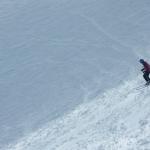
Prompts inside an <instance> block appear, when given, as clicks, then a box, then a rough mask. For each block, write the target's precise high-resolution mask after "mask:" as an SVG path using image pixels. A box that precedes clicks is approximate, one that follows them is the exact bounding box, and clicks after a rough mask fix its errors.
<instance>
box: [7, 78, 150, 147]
mask: <svg viewBox="0 0 150 150" xmlns="http://www.w3.org/2000/svg"><path fill="white" fill-rule="evenodd" d="M138 80H140V79H138ZM137 84H140V82H137V81H136V80H135V81H130V82H126V83H125V84H123V85H121V86H119V87H117V88H116V89H112V90H109V91H108V92H106V93H104V94H102V95H101V96H99V97H97V98H96V99H95V100H93V101H92V102H88V103H84V104H82V105H80V106H79V107H78V108H77V109H75V110H74V111H73V112H72V113H70V114H68V115H65V116H64V117H63V118H60V119H57V120H55V121H52V122H51V123H49V124H48V125H46V126H45V127H43V128H41V129H40V130H38V131H36V132H34V133H32V134H30V135H27V137H25V138H23V139H21V140H20V141H18V143H17V144H16V145H15V146H12V145H10V146H9V147H8V148H6V149H5V150H8V149H9V150H35V149H36V150H41V149H42V150H70V149H71V150H91V149H92V150H110V149H111V150H130V149H132V150H137V149H138V150H143V149H149V147H150V140H149V137H150V132H149V131H150V115H149V114H150V109H149V107H150V101H149V100H150V94H149V90H150V87H144V88H137Z"/></svg>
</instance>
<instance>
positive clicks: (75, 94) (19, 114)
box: [0, 0, 150, 150]
mask: <svg viewBox="0 0 150 150" xmlns="http://www.w3.org/2000/svg"><path fill="white" fill-rule="evenodd" d="M149 7H150V2H149V1H148V0H143V1H141V0H136V1H134V0H126V1H121V0H119V1H116V0H99V1H98V0H93V1H91V0H21V1H20V0H13V1H12V0H1V2H0V22H1V23H0V35H1V38H0V128H1V133H0V149H2V150H3V149H4V147H5V146H7V145H11V144H12V143H16V142H17V143H18V144H19V148H20V149H25V147H26V146H27V148H26V149H36V148H35V147H34V146H35V145H34V144H35V143H40V144H39V145H37V147H40V149H41V147H42V146H41V145H47V144H46V143H45V142H44V141H45V139H44V136H45V135H44V134H45V133H46V134H49V135H48V139H47V140H48V143H51V142H50V141H51V140H52V138H54V139H55V138H56V134H54V135H51V134H52V131H51V130H53V129H52V128H51V124H53V125H54V126H55V127H56V129H58V128H59V125H60V127H61V125H63V126H64V127H63V128H62V132H63V131H68V137H67V134H64V136H66V138H64V140H66V141H67V143H66V141H65V142H64V143H66V145H68V144H70V145H72V144H71V143H69V141H68V138H69V137H70V142H71V141H72V140H71V138H72V131H71V129H70V128H75V132H76V133H77V137H74V136H73V143H76V141H78V140H80V139H81V138H83V139H84V137H82V134H81V136H78V133H80V131H81V132H82V131H83V134H84V135H85V137H86V138H89V140H90V137H91V140H92V137H93V140H94V136H97V137H100V140H101V138H102V136H103V135H101V136H100V134H101V133H100V134H99V133H97V132H95V129H94V128H95V127H94V126H95V125H96V124H95V122H98V121H100V122H101V121H102V118H101V117H99V115H98V117H99V119H98V117H97V118H96V119H97V120H96V119H95V120H94V122H91V124H90V123H89V124H88V123H87V122H86V120H84V119H87V120H89V118H90V115H89V114H88V113H89V112H91V111H92V114H93V115H94V114H95V113H96V112H99V113H101V116H103V117H104V118H105V119H106V120H107V118H108V122H107V121H104V123H103V124H102V125H104V126H105V125H106V124H107V123H108V126H109V122H110V121H111V120H109V116H110V117H111V113H110V112H109V110H108V108H109V107H108V105H103V103H102V104H100V102H101V101H103V100H104V99H103V98H102V96H103V95H104V93H107V94H106V95H107V96H109V98H107V101H108V102H107V103H108V104H109V105H110V108H111V109H112V110H113V111H115V109H116V112H117V114H114V113H113V112H112V118H114V119H115V118H116V121H115V122H116V123H114V126H116V125H117V121H118V122H119V121H121V119H120V118H119V117H118V116H115V115H118V114H121V117H123V116H124V115H126V113H125V112H124V111H125V110H126V111H130V110H131V109H132V108H130V107H129V105H130V104H131V106H132V103H134V102H135V101H136V100H135V99H136V97H139V101H138V102H139V103H140V102H142V101H144V99H146V101H145V103H146V102H147V103H148V97H149V96H148V92H147V95H145V97H144V98H143V97H140V95H139V94H138V93H137V92H135V91H134V93H133V95H132V94H131V93H129V94H130V95H128V94H127V93H126V92H127V91H123V90H125V89H126V88H125V87H126V86H127V85H123V84H124V82H125V81H126V80H128V81H129V83H128V84H129V85H130V80H132V79H133V78H134V77H135V76H138V74H139V73H138V71H139V70H140V69H139V68H140V65H137V63H138V62H137V61H138V59H139V58H140V57H144V58H147V59H148V58H149V56H150V51H149V48H150V46H149V45H150V40H149V38H150V36H149V35H150V30H149V26H150V21H149V20H150V11H149ZM138 69H139V70H138ZM140 80H141V78H140ZM131 84H132V83H131ZM135 86H138V83H137V82H135V83H134V84H133V85H131V87H130V88H129V89H132V88H134V87H135ZM119 87H122V88H121V89H122V91H121V92H120V94H118V97H116V98H115V97H114V98H113V99H111V100H110V97H113V96H114V95H111V94H110V93H109V91H111V89H115V88H116V90H115V92H114V94H115V93H117V89H119ZM122 95H125V96H126V97H130V96H133V97H132V98H127V99H126V98H125V97H123V98H122ZM115 96H117V95H116V94H115ZM98 97H101V98H98ZM120 97H121V98H120ZM116 99H117V100H118V101H119V106H118V107H117V103H115V101H116ZM121 100H122V102H120V101H121ZM105 101H106V99H105ZM126 101H130V102H128V103H126ZM97 103H98V104H99V107H98V106H97ZM124 103H125V105H124V106H123V104H124ZM145 103H143V105H142V106H143V107H144V105H145ZM111 104H113V105H112V106H111ZM126 104H127V106H126ZM78 105H80V106H81V107H80V106H78ZM93 105H94V106H95V107H96V106H97V107H96V108H95V112H94V111H93V110H90V109H89V108H87V106H88V107H92V106H93ZM147 105H148V104H147ZM78 107H79V108H78ZM75 108H76V109H75ZM82 108H83V112H84V109H88V110H87V114H86V113H85V116H84V115H83V117H84V118H82V116H80V117H79V119H81V122H80V121H79V123H80V124H81V127H82V129H83V130H82V129H81V130H80V129H79V127H80V126H79V125H77V126H76V127H74V126H72V125H71V124H74V122H73V120H74V121H77V120H76V119H75V118H74V117H76V116H74V112H72V111H73V110H74V109H75V110H76V111H79V113H80V112H81V111H82V110H81V109H82ZM101 108H103V109H102V110H103V111H102V110H101ZM121 108H123V109H121ZM128 109H129V110H128ZM135 109H137V111H138V112H139V113H140V112H141V113H142V110H141V109H139V107H138V106H137V108H135ZM117 110H118V111H119V110H120V111H121V112H118V111H117ZM76 111H75V112H76ZM107 112H108V113H107ZM68 113H69V114H71V115H69V118H68V116H66V115H65V114H68ZM146 113H147V114H148V111H146ZM92 114H91V115H92ZM132 115H133V111H131V113H130V114H129V117H128V118H127V119H129V118H132ZM64 116H65V117H64ZM63 117H64V119H65V121H67V120H68V119H71V120H72V121H71V120H70V121H69V122H70V123H71V124H68V123H67V122H66V123H67V124H68V126H67V125H66V124H65V123H63V124H59V123H58V122H59V121H62V120H63V119H61V118H63ZM71 117H72V118H71ZM91 117H92V116H91ZM143 117H144V116H143ZM58 118H59V119H58ZM57 119H58V121H57ZM93 119H94V118H93ZM143 119H144V118H143ZM55 120H56V121H55ZM123 121H124V120H123ZM49 122H50V123H49ZM82 122H83V125H86V126H87V128H86V127H84V126H82ZM129 122H130V121H129ZM85 123H86V124H85ZM47 124H50V125H48V127H46V129H43V126H46V125H47ZM137 124H138V123H137ZM147 124H149V123H147ZM147 124H146V125H147ZM74 125H75V124H74ZM91 126H93V127H92V128H91V129H90V127H91ZM118 126H119V124H118ZM131 126H132V125H131ZM131 126H129V127H128V126H126V127H127V132H128V129H129V130H130V127H131ZM133 126H134V125H133ZM100 128H102V126H100ZM40 129H41V136H37V134H39V132H40ZM108 129H109V128H107V126H106V128H104V130H106V131H107V130H108ZM138 129H140V127H139V128H138V127H137V128H136V129H135V130H138ZM45 130H48V131H45ZM85 130H91V131H87V134H86V133H85V132H84V131H85ZM53 132H55V130H54V131H53ZM62 132H59V130H58V132H57V133H58V135H60V137H61V136H62V135H63V134H62ZM93 132H94V133H96V134H94V133H93ZM32 133H33V135H32ZM107 133H109V130H108V131H107ZM91 134H92V135H93V136H92V135H91ZM97 134H98V135H97ZM110 134H111V131H110ZM133 134H134V131H133ZM34 135H35V136H34ZM90 135H91V136H90ZM114 135H115V134H114ZM28 136H29V137H28ZM33 136H34V137H35V138H33ZM89 136H90V137H89ZM104 136H105V134H104ZM23 137H25V138H23ZM110 137H112V136H110ZM22 138H23V139H24V140H25V141H23V140H22ZM38 138H42V139H41V141H40V139H39V140H38ZM95 139H96V137H95ZM26 140H27V141H26ZM28 140H31V147H30V145H29V142H28ZM102 141H103V140H102ZM102 141H101V142H102ZM108 141H109V139H108ZM20 142H21V143H20ZM22 142H23V143H22ZM61 142H63V141H61V139H58V140H57V141H56V143H53V144H52V143H51V144H50V145H51V146H52V147H53V148H55V149H57V146H56V145H57V144H58V146H59V144H60V143H61ZM110 142H112V140H111V139H110ZM32 143H33V145H32ZM77 143H78V142H77ZM82 143H85V142H84V141H82V142H81V147H82ZM85 144H87V143H85ZM93 144H94V145H95V143H93ZM50 145H47V146H48V147H50ZM83 145H84V144H83ZM32 146H33V147H32ZM72 146H73V148H72V149H75V148H76V149H81V147H80V142H79V145H76V144H73V145H72ZM78 146H79V147H78ZM91 146H92V145H91ZM95 146H96V145H95ZM106 146H107V145H106ZM108 146H109V144H108ZM11 147H14V148H13V149H17V147H16V146H15V144H14V146H13V144H12V145H11ZM52 147H51V148H52ZM44 148H45V149H46V147H44ZM59 148H60V147H59ZM60 149H62V148H60ZM93 149H94V147H93Z"/></svg>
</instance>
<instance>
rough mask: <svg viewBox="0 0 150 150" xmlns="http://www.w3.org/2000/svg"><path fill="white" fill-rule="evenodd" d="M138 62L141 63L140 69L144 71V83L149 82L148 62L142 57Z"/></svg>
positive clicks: (149, 69)
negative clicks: (141, 67)
mask: <svg viewBox="0 0 150 150" xmlns="http://www.w3.org/2000/svg"><path fill="white" fill-rule="evenodd" d="M139 62H140V63H141V64H142V65H143V67H144V68H143V69H141V71H142V72H143V73H144V74H143V77H144V79H145V81H146V85H149V84H150V78H149V74H150V64H148V63H147V62H146V61H145V60H144V59H140V60H139Z"/></svg>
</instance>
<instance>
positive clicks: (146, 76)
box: [143, 71, 150, 82]
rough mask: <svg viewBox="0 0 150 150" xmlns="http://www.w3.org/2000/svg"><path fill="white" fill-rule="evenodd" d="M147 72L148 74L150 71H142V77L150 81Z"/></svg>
mask: <svg viewBox="0 0 150 150" xmlns="http://www.w3.org/2000/svg"><path fill="white" fill-rule="evenodd" d="M149 74H150V72H147V71H145V72H144V75H143V77H144V79H145V81H146V82H148V81H150V78H149Z"/></svg>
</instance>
